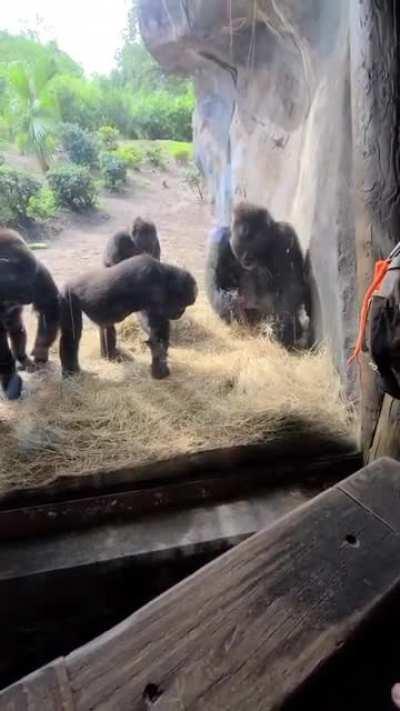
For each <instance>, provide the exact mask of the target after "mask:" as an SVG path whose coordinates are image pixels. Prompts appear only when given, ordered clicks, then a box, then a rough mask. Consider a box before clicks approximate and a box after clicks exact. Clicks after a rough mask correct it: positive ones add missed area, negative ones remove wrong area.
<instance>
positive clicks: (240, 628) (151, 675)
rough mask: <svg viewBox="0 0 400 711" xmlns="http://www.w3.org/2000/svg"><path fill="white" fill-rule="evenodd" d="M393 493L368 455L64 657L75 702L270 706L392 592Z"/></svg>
mask: <svg viewBox="0 0 400 711" xmlns="http://www.w3.org/2000/svg"><path fill="white" fill-rule="evenodd" d="M399 490H400V464H397V463H396V462H392V461H390V460H383V461H379V462H377V463H375V464H371V465H370V466H369V467H368V468H366V469H364V470H362V471H361V472H359V473H358V474H355V475H353V477H351V478H350V479H348V480H346V481H345V482H342V483H340V484H338V485H337V486H336V487H334V488H332V489H330V490H329V491H327V492H326V493H324V494H321V495H320V496H318V497H317V498H316V499H314V500H313V501H312V502H310V503H308V504H306V505H304V506H302V507H300V508H298V509H296V511H295V512H293V513H292V514H289V515H288V516H286V517H284V518H283V519H281V520H280V521H279V522H278V523H277V524H276V525H275V526H274V527H273V528H270V529H269V530H268V531H263V532H261V533H259V534H257V535H255V536H253V537H252V538H250V539H248V540H247V541H246V542H244V543H242V544H240V545H239V546H237V547H236V548H235V549H234V550H232V551H230V552H229V553H227V554H225V555H223V556H221V557H220V558H218V559H217V560H216V561H214V562H213V563H211V564H210V565H208V566H206V567H205V568H203V569H201V570H200V571H198V572H197V573H195V574H194V575H193V576H191V577H190V578H188V579H186V580H185V581H184V582H183V583H181V584H179V585H178V586H176V587H174V588H172V589H171V590H169V591H168V592H166V593H165V594H164V595H162V596H161V597H159V598H158V599H156V600H154V601H153V602H151V603H150V604H149V605H147V606H145V607H144V608H142V609H141V610H139V611H138V612H137V613H135V614H134V615H132V616H131V617H130V618H128V619H127V620H125V621H124V622H123V623H121V624H120V625H118V626H117V627H115V628H113V629H111V630H110V631H109V632H107V633H106V634H104V635H102V636H101V637H99V638H98V639H96V640H95V641H93V642H92V643H90V644H88V645H86V646H84V647H82V648H81V649H79V650H77V651H75V652H73V653H72V654H70V655H69V656H68V657H66V659H65V667H66V670H67V677H68V679H69V683H70V690H69V693H70V694H71V695H72V699H73V709H74V711H90V710H92V711H100V710H101V711H106V710H110V709H117V710H118V711H125V710H126V711H128V710H129V711H145V709H146V708H154V709H155V710H156V711H182V710H183V709H185V711H189V710H190V711H204V710H205V709H207V711H222V710H224V711H226V709H227V708H229V709H235V710H236V709H237V710H238V711H257V710H258V709H259V710H260V711H261V709H262V710H263V711H268V710H269V709H277V708H280V706H281V704H283V703H284V702H285V701H286V700H287V699H288V698H289V697H291V696H292V695H293V694H294V693H295V692H296V690H297V689H298V688H299V687H300V686H301V685H302V684H303V683H304V682H305V680H307V679H308V678H309V677H310V676H311V675H312V674H313V673H314V672H315V671H316V670H317V669H318V668H320V667H321V665H323V664H324V663H325V662H326V661H327V660H328V659H330V658H331V657H332V656H333V655H334V654H335V653H337V652H338V650H340V648H341V647H343V645H345V644H346V642H347V641H348V640H349V639H350V638H351V637H352V635H353V634H354V633H355V631H356V630H357V631H358V630H359V628H360V626H361V625H363V624H365V623H366V622H367V621H368V619H369V616H370V614H371V613H372V611H375V610H376V609H377V607H379V606H381V605H384V603H385V600H386V599H387V598H388V597H389V595H390V593H392V592H393V590H396V589H399V590H400V545H399V544H400V538H399V531H400V506H397V505H396V503H395V502H397V501H398V500H399ZM41 673H42V674H44V673H45V671H43V670H42V672H41ZM21 683H22V684H24V688H27V685H28V686H29V684H30V683H31V682H30V681H29V678H28V679H25V680H24V681H23V682H21ZM21 683H20V684H16V685H14V686H13V687H11V688H10V689H8V690H7V691H6V692H3V695H2V694H0V708H3V706H2V703H3V701H4V699H5V698H7V699H10V698H12V694H15V696H16V697H17V696H18V694H20V689H21ZM146 690H147V691H149V690H150V692H151V693H150V694H149V695H148V696H149V698H148V700H147V701H146V700H145V698H144V695H145V692H146ZM4 694H6V696H5V695H4ZM149 699H152V700H149ZM68 703H69V701H68ZM11 708H13V707H11ZM15 708H17V707H15ZM22 708H23V707H22ZM45 708H46V707H43V706H37V705H36V706H35V705H31V706H30V707H29V709H30V711H39V709H40V711H43V710H44V709H45ZM48 708H50V709H52V708H53V707H52V706H49V707H48ZM61 708H63V707H61ZM66 708H68V707H66ZM68 711H69V709H68Z"/></svg>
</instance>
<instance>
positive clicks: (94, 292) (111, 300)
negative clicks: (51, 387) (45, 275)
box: [60, 255, 197, 378]
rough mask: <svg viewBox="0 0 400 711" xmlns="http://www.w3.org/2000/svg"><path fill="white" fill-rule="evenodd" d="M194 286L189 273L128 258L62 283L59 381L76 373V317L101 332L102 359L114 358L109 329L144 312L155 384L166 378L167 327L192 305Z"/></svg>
mask: <svg viewBox="0 0 400 711" xmlns="http://www.w3.org/2000/svg"><path fill="white" fill-rule="evenodd" d="M196 296H197V286H196V282H195V280H194V278H193V277H192V275H191V274H189V272H187V271H185V270H183V269H178V268H177V267H173V266H169V265H167V264H161V263H160V262H159V261H158V260H156V259H153V258H152V257H150V256H148V255H141V256H138V257H131V258H130V259H126V260H124V261H122V262H120V263H119V264H116V265H114V266H112V267H109V268H103V269H97V270H95V271H92V272H88V273H86V274H83V275H82V276H80V277H78V278H76V279H73V280H71V281H70V282H68V283H67V284H66V286H65V288H64V291H63V293H62V299H61V340H60V357H61V364H62V369H63V373H64V375H69V374H72V373H76V372H77V371H79V362H78V352H79V342H80V338H81V333H82V312H84V313H85V314H86V315H87V316H88V317H89V318H90V319H91V321H93V322H94V323H96V324H97V325H98V326H100V327H101V329H102V344H101V345H102V355H104V356H105V357H107V358H109V359H114V358H115V357H116V356H117V355H118V352H117V349H116V331H115V324H116V323H120V322H121V321H123V320H124V319H125V318H126V317H127V316H129V314H131V313H135V312H145V313H146V318H147V321H148V325H149V331H150V339H149V342H148V345H149V347H150V350H151V354H152V366H151V372H152V375H153V377H155V378H164V377H166V376H167V375H168V374H169V370H168V365H167V353H168V346H169V321H170V320H175V319H179V318H180V317H181V316H182V315H183V313H184V311H185V309H186V308H187V307H188V306H191V305H192V304H194V302H195V300H196Z"/></svg>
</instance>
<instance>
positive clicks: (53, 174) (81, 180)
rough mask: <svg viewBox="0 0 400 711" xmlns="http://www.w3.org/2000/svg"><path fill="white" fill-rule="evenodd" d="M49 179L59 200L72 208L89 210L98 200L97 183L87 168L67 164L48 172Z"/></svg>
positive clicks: (59, 202)
mask: <svg viewBox="0 0 400 711" xmlns="http://www.w3.org/2000/svg"><path fill="white" fill-rule="evenodd" d="M47 180H48V182H49V185H50V188H51V189H52V191H53V192H54V194H55V196H56V199H57V202H58V204H59V205H60V206H62V207H68V208H70V209H71V210H77V211H81V210H87V209H88V208H90V207H93V205H94V204H95V202H96V185H95V183H94V180H93V178H92V176H91V175H90V173H89V171H88V170H87V168H84V167H81V166H76V165H65V166H59V167H57V168H53V169H52V170H50V171H49V172H48V173H47Z"/></svg>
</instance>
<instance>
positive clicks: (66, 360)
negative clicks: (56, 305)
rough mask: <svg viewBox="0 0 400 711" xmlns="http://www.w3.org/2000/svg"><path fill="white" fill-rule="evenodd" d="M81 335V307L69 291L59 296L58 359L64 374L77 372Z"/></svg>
mask: <svg viewBox="0 0 400 711" xmlns="http://www.w3.org/2000/svg"><path fill="white" fill-rule="evenodd" d="M81 336H82V309H81V306H80V304H79V301H78V299H77V298H76V296H74V294H71V292H67V293H66V294H64V295H63V296H62V298H61V338H60V359H61V367H62V372H63V375H64V376H68V375H73V374H74V373H78V372H79V370H80V368H79V358H78V354H79V343H80V340H81Z"/></svg>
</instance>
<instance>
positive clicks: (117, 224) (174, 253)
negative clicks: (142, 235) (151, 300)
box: [36, 170, 211, 288]
mask: <svg viewBox="0 0 400 711" xmlns="http://www.w3.org/2000/svg"><path fill="white" fill-rule="evenodd" d="M165 185H166V186H167V187H165ZM99 207H100V211H99V213H97V214H95V215H92V216H89V217H88V216H79V215H76V216H73V217H72V218H71V217H68V221H66V223H65V226H64V229H63V230H62V231H61V233H60V234H59V235H58V236H55V237H54V238H51V239H50V240H47V243H48V245H49V248H48V249H45V250H43V251H39V252H37V253H36V254H37V256H38V258H39V259H40V260H41V261H42V262H43V263H44V264H46V266H47V267H48V268H49V269H50V271H51V273H52V274H53V276H54V278H55V280H56V281H57V284H58V285H59V286H62V284H63V283H64V282H65V281H66V280H67V279H68V278H70V277H71V276H75V275H76V274H77V273H79V272H83V271H85V270H87V269H91V268H93V267H96V266H98V265H100V264H101V258H102V253H103V249H104V245H105V243H106V241H107V239H108V238H109V237H110V236H111V235H112V234H113V233H114V232H116V231H117V230H118V229H121V228H125V227H129V226H130V225H131V224H132V222H133V220H134V218H135V217H137V216H138V215H140V216H141V217H144V218H145V217H148V218H149V219H151V220H153V221H154V222H155V223H156V226H157V230H158V235H159V238H160V242H161V250H162V259H163V261H167V262H171V263H173V264H177V265H178V266H184V267H186V268H187V269H189V270H190V271H192V272H193V273H194V275H195V276H196V278H198V279H199V286H200V288H201V287H202V283H203V270H204V260H205V252H206V242H207V234H208V231H209V229H210V226H211V218H210V208H209V205H208V204H207V203H206V202H201V201H200V199H199V198H198V197H197V196H196V195H195V193H194V192H193V191H192V190H191V189H190V188H189V187H188V186H187V185H186V184H185V182H184V180H183V176H182V174H181V173H180V172H178V171H174V172H172V171H169V172H165V173H162V174H160V173H158V172H157V173H155V172H151V171H150V170H147V171H142V172H140V173H138V174H133V176H132V177H131V179H130V182H129V185H128V186H127V188H126V190H125V191H124V193H122V194H112V193H108V194H106V195H103V196H102V198H101V200H100V205H99ZM105 213H106V214H105Z"/></svg>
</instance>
